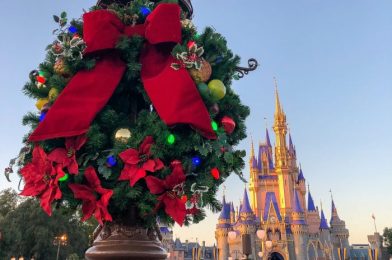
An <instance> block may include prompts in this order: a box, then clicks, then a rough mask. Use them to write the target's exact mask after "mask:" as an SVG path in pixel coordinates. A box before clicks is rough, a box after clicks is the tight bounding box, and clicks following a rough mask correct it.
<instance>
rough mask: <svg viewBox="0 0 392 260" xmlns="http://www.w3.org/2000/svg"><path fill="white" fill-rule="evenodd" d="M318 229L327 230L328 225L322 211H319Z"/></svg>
mask: <svg viewBox="0 0 392 260" xmlns="http://www.w3.org/2000/svg"><path fill="white" fill-rule="evenodd" d="M320 229H329V227H328V223H327V220H326V219H325V216H324V211H323V210H321V221H320Z"/></svg>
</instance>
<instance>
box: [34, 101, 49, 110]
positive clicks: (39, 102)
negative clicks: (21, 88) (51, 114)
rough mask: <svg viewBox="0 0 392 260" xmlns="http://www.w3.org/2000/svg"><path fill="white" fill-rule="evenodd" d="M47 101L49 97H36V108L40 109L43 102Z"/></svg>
mask: <svg viewBox="0 0 392 260" xmlns="http://www.w3.org/2000/svg"><path fill="white" fill-rule="evenodd" d="M47 103H49V99H47V98H40V99H38V101H37V103H35V106H36V107H37V108H38V110H40V111H41V110H42V108H43V107H44V105H45V104H47Z"/></svg>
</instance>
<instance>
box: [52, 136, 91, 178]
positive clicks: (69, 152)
mask: <svg viewBox="0 0 392 260" xmlns="http://www.w3.org/2000/svg"><path fill="white" fill-rule="evenodd" d="M86 141H87V137H86V136H85V135H80V136H76V137H72V138H67V139H66V140H65V148H56V149H54V150H53V151H51V152H50V154H49V156H48V158H49V160H51V161H53V162H56V163H58V164H61V165H62V166H63V168H65V167H67V168H68V172H69V173H70V174H78V173H79V166H78V162H77V161H76V151H79V149H80V148H82V146H83V145H84V143H85V142H86Z"/></svg>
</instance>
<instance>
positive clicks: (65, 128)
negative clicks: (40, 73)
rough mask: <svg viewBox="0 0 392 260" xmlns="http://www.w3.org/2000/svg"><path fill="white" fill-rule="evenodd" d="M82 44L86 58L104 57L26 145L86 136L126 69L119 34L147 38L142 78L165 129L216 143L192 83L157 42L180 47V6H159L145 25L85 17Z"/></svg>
mask: <svg viewBox="0 0 392 260" xmlns="http://www.w3.org/2000/svg"><path fill="white" fill-rule="evenodd" d="M83 18H84V40H85V42H86V45H87V50H86V54H92V53H98V52H100V53H102V51H106V54H103V55H102V56H101V58H102V59H101V60H99V61H98V62H97V64H96V66H95V67H94V68H93V69H92V70H83V71H80V72H78V73H77V74H76V75H75V76H74V77H73V78H72V79H71V81H70V82H69V83H68V85H67V86H66V88H65V89H64V90H63V91H62V93H61V94H60V96H59V97H58V98H57V100H56V102H55V103H54V104H53V106H52V107H51V109H50V110H49V111H48V113H47V115H46V116H45V119H44V120H43V121H42V122H41V123H40V124H39V125H38V127H37V128H36V129H35V131H34V132H33V133H32V135H31V136H30V138H29V140H30V141H40V140H46V139H51V138H58V137H70V136H75V135H81V134H84V133H86V132H87V131H88V128H89V126H90V124H91V122H92V121H93V120H94V118H95V116H96V114H97V113H98V112H99V111H100V110H101V109H102V108H103V107H104V106H105V105H106V103H107V102H108V100H109V99H110V97H111V96H112V94H113V92H114V90H115V89H116V87H117V85H118V84H119V82H120V80H121V78H122V76H123V74H124V71H125V69H126V64H125V63H124V62H123V61H122V60H121V59H120V57H119V56H118V55H116V54H114V53H113V52H109V53H108V52H107V51H110V50H114V48H115V46H116V43H117V41H118V39H119V37H120V36H121V35H124V34H125V35H128V36H132V35H136V34H137V35H140V36H144V37H145V39H146V44H145V47H144V49H143V52H142V55H141V63H142V71H141V78H142V81H143V84H144V88H145V90H146V92H147V94H148V96H149V97H150V100H151V102H152V104H153V105H154V107H155V109H156V111H157V113H158V114H159V116H160V117H161V119H162V120H163V121H164V122H165V123H166V124H167V125H174V124H190V125H191V126H193V127H194V128H196V129H198V130H199V131H200V132H201V133H202V134H203V135H204V136H205V137H207V138H211V139H212V138H215V137H216V135H215V133H214V131H213V130H212V128H211V120H210V117H209V114H208V111H207V108H206V107H205V105H204V103H203V101H202V99H201V97H200V94H199V92H198V90H197V88H196V85H195V83H194V82H193V80H192V78H191V77H190V75H189V73H188V72H187V70H186V69H180V70H178V71H176V70H173V69H172V68H171V67H170V66H171V64H172V63H173V62H175V59H174V58H173V57H172V56H171V54H170V51H171V48H166V47H167V46H163V45H162V44H161V45H158V44H159V43H179V42H181V23H180V7H179V6H178V5H176V4H160V5H158V6H157V8H155V10H154V11H153V12H152V13H151V14H150V15H149V16H148V17H147V19H146V22H145V24H142V25H136V26H128V27H127V26H125V25H124V24H123V23H122V22H121V20H120V19H119V18H118V17H117V16H116V15H115V14H113V13H112V12H110V11H107V10H98V11H93V12H90V13H86V14H84V16H83Z"/></svg>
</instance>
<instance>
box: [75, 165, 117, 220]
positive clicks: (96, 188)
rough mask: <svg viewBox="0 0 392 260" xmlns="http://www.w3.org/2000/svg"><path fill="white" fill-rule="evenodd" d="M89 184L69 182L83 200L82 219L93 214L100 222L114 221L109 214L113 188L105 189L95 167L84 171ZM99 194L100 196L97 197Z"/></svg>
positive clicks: (77, 195) (76, 194) (78, 197)
mask: <svg viewBox="0 0 392 260" xmlns="http://www.w3.org/2000/svg"><path fill="white" fill-rule="evenodd" d="M84 177H85V178H86V180H87V185H81V184H69V185H68V186H69V188H70V189H71V190H72V191H73V193H74V197H75V198H76V199H81V200H82V201H83V205H82V212H83V218H82V221H85V220H87V219H89V218H91V216H92V215H94V217H95V218H96V219H97V221H98V222H99V224H101V225H103V221H112V216H111V215H110V214H109V211H108V205H109V200H110V198H111V197H112V195H113V191H112V190H108V189H104V188H102V186H101V182H100V180H99V178H98V176H97V173H96V172H95V170H94V168H93V167H91V166H90V167H88V168H87V169H86V171H85V173H84ZM97 194H98V195H100V198H99V199H97Z"/></svg>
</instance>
